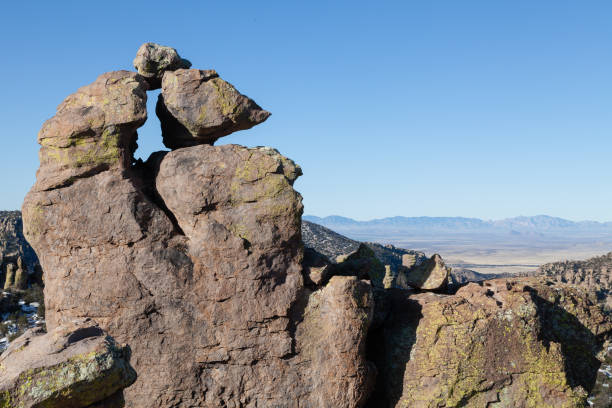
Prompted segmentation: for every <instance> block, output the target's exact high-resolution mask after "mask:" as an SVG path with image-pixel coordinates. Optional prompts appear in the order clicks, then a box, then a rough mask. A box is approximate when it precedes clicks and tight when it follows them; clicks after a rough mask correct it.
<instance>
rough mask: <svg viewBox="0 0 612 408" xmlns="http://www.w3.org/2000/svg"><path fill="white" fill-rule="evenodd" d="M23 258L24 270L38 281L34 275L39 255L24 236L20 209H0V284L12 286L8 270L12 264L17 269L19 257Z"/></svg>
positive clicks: (28, 277) (27, 277) (30, 278)
mask: <svg viewBox="0 0 612 408" xmlns="http://www.w3.org/2000/svg"><path fill="white" fill-rule="evenodd" d="M19 258H21V260H22V266H23V267H22V270H23V271H27V272H29V273H30V274H32V275H26V279H28V280H29V281H32V282H33V281H36V280H37V277H36V276H33V275H34V273H35V271H36V268H37V267H39V265H38V257H37V256H36V254H35V253H34V250H33V249H32V247H31V246H30V244H29V243H28V242H27V241H26V239H25V237H24V236H23V221H22V219H21V212H19V211H0V285H2V286H3V287H7V288H8V287H10V286H12V285H13V284H14V279H15V278H14V275H13V278H12V282H11V283H10V284H9V285H6V272H7V269H8V268H9V265H10V264H13V266H12V267H11V268H13V269H15V267H16V265H17V262H18V259H19Z"/></svg>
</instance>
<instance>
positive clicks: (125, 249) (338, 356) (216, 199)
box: [23, 69, 374, 408]
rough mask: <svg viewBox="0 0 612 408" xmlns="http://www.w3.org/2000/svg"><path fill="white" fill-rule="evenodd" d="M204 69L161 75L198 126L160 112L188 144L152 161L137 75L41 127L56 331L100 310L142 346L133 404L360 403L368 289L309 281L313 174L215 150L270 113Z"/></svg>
mask: <svg viewBox="0 0 612 408" xmlns="http://www.w3.org/2000/svg"><path fill="white" fill-rule="evenodd" d="M201 72H202V71H198V70H181V69H179V70H177V71H174V72H171V71H165V73H164V74H163V78H164V79H163V84H164V86H163V87H162V96H163V98H164V101H165V103H166V105H167V106H168V109H169V110H170V111H171V112H172V114H173V115H175V119H176V120H178V121H183V124H184V126H185V127H186V128H187V129H189V130H190V132H189V133H188V134H186V133H178V134H176V135H175V134H174V133H170V134H169V133H167V132H169V130H168V129H170V128H169V127H168V126H167V125H168V119H167V118H165V117H164V116H163V115H162V116H160V118H161V120H162V129H163V131H164V138H165V139H166V140H176V141H177V142H176V143H166V144H167V145H169V146H170V147H172V148H178V147H181V148H180V149H175V150H173V151H171V152H158V153H154V154H153V155H152V156H151V158H150V159H149V160H147V161H146V162H144V163H143V162H139V163H135V164H133V152H134V149H135V145H136V138H137V134H136V129H137V128H138V127H139V126H141V125H142V124H143V123H144V121H145V119H146V110H145V109H146V92H145V91H146V89H147V87H148V85H147V82H146V80H145V79H144V78H143V77H142V76H140V75H138V74H136V73H131V72H126V71H117V72H110V73H107V74H104V75H102V76H100V77H99V78H98V80H96V81H95V82H94V83H93V84H91V85H89V86H86V87H83V88H81V89H80V90H79V91H77V92H76V93H75V94H73V95H71V96H69V97H68V98H66V100H65V101H64V102H63V103H62V104H61V105H60V107H59V108H58V112H57V114H56V115H55V116H54V117H53V118H51V119H50V120H49V121H47V122H46V123H45V125H44V126H43V129H42V130H41V133H40V135H39V141H40V143H41V145H42V148H41V153H40V157H41V167H40V169H39V171H38V173H37V181H36V184H35V185H34V186H33V187H32V189H31V191H30V192H29V193H28V195H27V197H26V199H25V202H24V204H23V217H24V230H25V235H26V236H27V237H28V239H29V241H30V243H31V244H32V246H33V247H34V249H35V250H36V252H37V253H38V255H39V257H40V262H41V265H42V267H43V269H44V271H45V299H46V311H47V312H46V320H47V324H48V327H49V329H50V330H54V329H56V328H59V327H63V326H65V325H67V324H69V322H71V321H72V320H74V319H75V318H80V317H89V318H91V319H93V320H94V321H95V322H96V323H97V324H99V325H100V327H101V328H103V329H104V330H106V331H108V333H109V334H110V335H112V336H113V337H114V338H115V339H117V341H119V342H122V343H127V344H129V345H130V347H131V349H132V357H131V360H130V361H131V364H132V365H133V367H134V368H135V370H136V372H137V373H138V380H137V381H136V382H135V383H134V385H132V386H131V387H129V388H127V389H126V390H125V393H124V395H125V405H126V406H128V407H133V408H140V407H142V408H145V407H146V408H150V407H185V408H186V407H195V406H197V407H221V406H225V407H330V408H331V407H334V408H335V407H356V406H360V405H363V403H364V402H365V400H366V397H367V395H368V393H369V387H371V386H372V385H373V378H374V377H373V375H374V369H373V368H372V367H371V366H370V365H369V364H367V363H366V361H365V358H364V354H365V338H366V334H367V329H368V326H369V324H370V320H371V316H372V307H373V304H372V300H371V291H370V285H369V283H367V282H362V281H360V280H358V279H357V278H355V277H350V276H349V277H338V278H334V279H332V280H331V281H330V283H329V284H328V285H327V286H326V287H324V288H321V289H320V290H317V291H315V292H311V291H310V290H308V289H307V288H306V287H305V286H304V279H303V275H302V265H301V262H302V258H303V248H302V243H301V215H302V202H301V201H302V200H301V196H300V195H299V194H298V193H297V192H296V191H295V190H294V189H293V187H292V186H293V182H294V181H295V179H296V178H297V177H298V176H299V175H301V170H300V168H299V166H297V165H296V164H295V163H294V162H293V161H291V160H289V159H287V158H286V157H283V156H282V155H280V154H279V153H278V152H277V151H276V150H274V149H271V148H246V147H243V146H237V145H225V146H212V145H211V142H212V141H213V139H216V138H218V137H220V136H221V135H224V134H229V133H231V132H232V131H235V130H239V129H245V128H247V127H251V126H253V125H255V124H257V123H259V122H261V121H263V120H264V119H265V118H267V116H268V115H269V114H268V113H267V112H265V111H263V110H261V109H260V108H259V107H258V106H257V105H255V104H254V102H252V101H251V100H250V99H248V98H246V97H244V96H242V95H240V94H239V93H237V91H236V90H235V89H234V88H233V87H232V86H231V85H229V84H227V83H225V82H224V81H223V80H221V79H220V78H218V76H214V78H211V79H209V80H206V81H203V82H202V81H201V80H200V79H197V78H196V79H197V81H195V82H193V81H192V80H191V79H189V78H191V77H190V75H195V76H196V77H198V75H200V73H201ZM215 75H216V74H215ZM198 78H200V77H198ZM185 81H186V82H185ZM169 84H172V87H170V85H169ZM193 84H196V85H197V84H199V85H198V86H197V87H196V88H197V89H192V88H191V87H192V85H193ZM215 84H216V86H218V87H219V89H218V90H215V89H214V88H215ZM211 87H212V88H211ZM211 89H212V91H211ZM196 91H197V92H196ZM213 91H214V92H213ZM192 92H194V93H193V94H192ZM210 92H213V93H212V94H211V93H210ZM228 104H229V105H228ZM176 106H178V107H180V108H181V110H177V111H173V109H174V107H176ZM187 108H190V109H191V108H193V109H195V110H200V111H201V110H203V108H206V112H207V116H206V117H205V118H204V119H202V120H201V121H198V120H196V121H192V119H193V118H192V116H191V113H190V111H189V110H188V109H187ZM177 112H179V113H177ZM215 115H216V116H215ZM196 119H198V118H196ZM173 123H174V122H173ZM192 125H193V126H192ZM211 129H212V130H211ZM191 131H193V132H191ZM175 136H176V137H175Z"/></svg>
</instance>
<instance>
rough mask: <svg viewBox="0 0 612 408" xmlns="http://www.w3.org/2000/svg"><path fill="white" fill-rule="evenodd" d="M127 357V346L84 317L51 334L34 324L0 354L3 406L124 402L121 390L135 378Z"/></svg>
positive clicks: (75, 407) (52, 407) (57, 407)
mask: <svg viewBox="0 0 612 408" xmlns="http://www.w3.org/2000/svg"><path fill="white" fill-rule="evenodd" d="M128 358H129V350H128V349H127V348H125V347H123V346H120V345H118V344H117V343H116V342H115V341H114V340H113V339H112V338H111V337H109V336H108V335H106V333H104V331H102V330H101V329H100V328H99V327H97V326H94V325H89V324H86V323H84V322H81V323H80V324H79V325H70V326H69V327H58V328H56V329H55V330H53V331H51V332H49V333H47V334H44V333H43V331H42V330H41V329H40V328H36V329H30V330H28V331H26V333H24V334H23V335H22V336H21V337H19V338H18V339H16V340H15V341H13V342H11V345H10V346H9V348H8V349H7V350H6V351H5V352H4V353H3V354H2V356H0V406H2V407H14V408H29V407H47V408H67V407H70V408H81V407H91V406H92V404H100V405H98V406H100V407H106V408H110V407H117V408H118V407H122V406H123V404H122V400H123V397H122V390H123V389H124V388H126V387H128V386H130V385H131V384H132V383H133V382H134V381H135V380H136V373H135V372H134V370H133V369H132V368H131V366H130V364H129V361H128ZM111 402H114V403H113V404H111Z"/></svg>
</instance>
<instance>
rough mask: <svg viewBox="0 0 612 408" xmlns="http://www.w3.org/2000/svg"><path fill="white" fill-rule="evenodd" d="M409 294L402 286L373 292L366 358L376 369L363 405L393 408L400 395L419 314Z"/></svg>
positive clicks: (418, 309) (371, 407)
mask: <svg viewBox="0 0 612 408" xmlns="http://www.w3.org/2000/svg"><path fill="white" fill-rule="evenodd" d="M412 293H413V292H410V291H406V290H402V289H388V290H375V291H374V304H375V306H374V308H375V309H374V320H373V323H372V327H371V329H370V332H369V335H368V343H367V349H366V358H367V359H368V360H369V361H373V362H374V363H375V364H376V367H378V368H379V369H378V375H377V378H376V386H375V389H374V391H373V392H372V395H371V396H370V398H369V399H368V402H367V403H366V405H365V407H366V408H382V407H394V406H395V405H396V404H397V403H398V402H399V400H400V398H401V396H402V390H403V382H404V372H405V370H406V364H407V363H408V361H409V360H410V352H411V351H412V347H413V346H414V344H415V342H416V330H417V327H418V325H419V321H420V320H421V318H422V317H423V315H422V313H421V309H422V307H421V305H420V304H419V302H417V301H415V300H411V299H410V298H409V295H410V294H412ZM381 368H384V369H381Z"/></svg>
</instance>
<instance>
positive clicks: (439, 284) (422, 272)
mask: <svg viewBox="0 0 612 408" xmlns="http://www.w3.org/2000/svg"><path fill="white" fill-rule="evenodd" d="M404 262H406V263H407V264H412V265H413V266H412V267H410V268H407V267H406V266H402V267H400V269H399V272H398V278H397V282H398V285H399V286H400V287H413V288H416V289H421V290H440V289H444V288H445V287H446V285H447V284H448V276H449V274H450V269H449V268H447V267H446V266H445V265H444V261H442V257H441V256H440V255H438V254H434V255H433V256H432V257H431V258H429V259H427V260H425V261H423V262H422V263H420V264H416V263H413V262H412V260H409V261H407V260H404Z"/></svg>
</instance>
